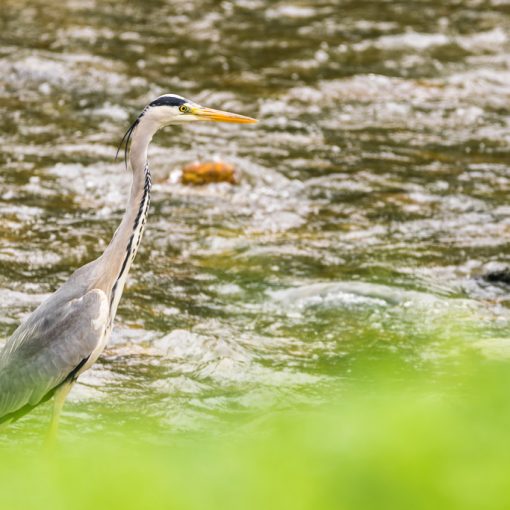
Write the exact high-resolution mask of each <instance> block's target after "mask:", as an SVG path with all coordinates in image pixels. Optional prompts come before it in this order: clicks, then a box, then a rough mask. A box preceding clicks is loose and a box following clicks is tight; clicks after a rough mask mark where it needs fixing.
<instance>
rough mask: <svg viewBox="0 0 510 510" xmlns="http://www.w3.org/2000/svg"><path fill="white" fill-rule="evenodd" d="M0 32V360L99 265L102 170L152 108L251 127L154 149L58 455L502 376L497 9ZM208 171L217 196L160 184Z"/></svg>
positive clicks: (158, 6) (115, 205)
mask: <svg viewBox="0 0 510 510" xmlns="http://www.w3.org/2000/svg"><path fill="white" fill-rule="evenodd" d="M0 28H1V30H0V115H1V122H0V168H1V172H0V338H7V337H8V336H9V335H10V334H11V333H12V332H13V331H14V329H15V328H16V326H17V324H18V323H19V322H20V320H22V319H23V317H25V316H26V315H27V314H28V313H30V311H31V310H33V309H34V307H35V306H37V304H38V303H40V302H41V300H43V299H44V298H45V297H46V296H47V295H48V294H49V293H51V292H52V291H53V290H55V289H56V288H57V287H58V286H59V285H60V284H61V283H62V282H64V281H65V280H66V279H67V278H68V276H69V275H70V274H71V272H72V271H73V270H74V269H75V268H77V267H79V266H81V265H83V264H85V263H86V262H88V261H90V260H92V259H93V258H95V257H97V256H98V255H100V254H101V252H102V250H103V249H104V248H105V246H106V244H107V243H108V241H109V240H110V238H111V236H112V234H113V232H114V230H115V228H116V226H117V224H118V223H119V221H120V218H121V216H122V213H123V207H124V205H125V201H126V197H127V192H128V189H129V183H130V174H129V172H126V171H125V169H124V167H123V163H122V162H121V161H115V159H114V156H115V151H116V147H117V145H118V143H119V142H120V139H121V138H122V135H123V133H124V132H125V130H126V129H127V127H128V126H129V124H130V122H131V121H132V119H133V118H134V117H135V116H136V115H137V114H138V113H139V111H140V110H141V109H142V108H143V106H144V105H145V104H146V103H147V102H148V101H150V100H152V99H154V98H155V97H157V96H158V95H159V94H162V93H166V92H173V93H178V94H181V95H183V96H185V97H189V98H190V99H193V100H195V101H196V102H199V103H201V104H204V105H207V106H210V107H213V108H220V109H226V110H231V111H234V112H238V113H242V114H245V115H249V116H253V117H257V118H258V119H259V123H258V124H257V125H255V126H246V127H245V126H235V125H213V124H200V125H198V124H197V125H192V126H191V125H190V126H186V127H184V128H181V127H175V128H167V129H166V130H164V131H163V132H161V133H160V134H158V135H157V137H156V138H155V140H154V142H153V145H152V148H151V150H150V163H151V169H152V173H153V179H154V188H153V197H152V204H151V210H150V216H149V221H148V227H147V229H146V232H145V236H144V239H143V242H142V245H141V249H140V251H139V254H138V256H137V259H136V261H135V264H134V266H133V268H132V270H131V274H130V277H129V280H128V285H127V287H126V290H125V292H124V296H123V299H122V301H121V305H120V308H119V313H118V316H117V320H116V327H115V329H114V332H113V336H112V340H111V342H110V345H109V347H108V348H107V350H106V352H105V353H104V355H103V357H102V358H101V360H100V361H99V362H98V363H97V364H96V365H95V367H94V368H93V369H91V370H90V371H89V372H88V373H86V374H85V375H84V376H83V377H82V379H81V380H80V383H79V384H78V385H77V386H76V387H75V389H74V390H73V392H72V394H71V395H70V397H69V402H68V405H67V407H66V412H65V414H64V417H63V423H64V427H66V426H67V429H68V430H69V429H72V428H73V427H77V428H80V427H81V428H82V429H83V428H87V427H88V428H92V429H93V428H100V427H101V422H102V419H103V417H104V416H113V417H114V418H115V419H117V420H119V422H121V421H126V420H127V421H129V420H130V419H147V418H151V419H154V420H155V421H156V422H157V423H158V424H159V425H160V426H161V428H162V429H163V430H170V431H175V430H184V431H187V430H197V429H203V428H206V427H209V426H210V424H211V423H214V422H216V421H218V420H219V421H221V420H223V419H225V418H228V417H229V416H243V415H249V416H253V415H257V414H258V413H260V412H264V411H266V410H269V409H281V408H283V407H285V406H288V405H293V403H294V404H299V403H305V404H314V403H316V402H320V401H321V400H322V398H323V395H324V394H325V393H327V391H328V389H329V388H331V387H335V386H338V385H339V384H340V385H341V384H343V383H344V382H348V381H349V378H350V377H351V375H350V374H351V370H352V366H353V365H354V364H355V363H356V362H357V361H358V360H359V359H362V358H365V359H366V358H367V357H368V358H370V359H371V360H373V361H374V362H375V363H377V361H378V360H382V359H384V358H385V357H386V356H387V355H389V354H391V355H392V356H396V357H397V359H398V360H399V362H400V364H401V366H402V367H405V369H406V370H411V371H420V370H421V368H422V367H424V366H429V365H430V364H434V363H435V362H436V360H438V359H444V358H445V357H446V358H447V357H452V356H453V357H454V356H455V355H456V353H457V352H458V351H459V349H463V348H466V349H473V351H474V352H481V353H482V354H484V353H485V354H486V351H490V352H489V354H491V355H505V354H506V353H507V352H508V350H509V349H507V348H506V347H507V346H508V342H507V341H506V337H507V336H508V326H509V318H510V316H509V309H508V307H509V304H510V303H509V299H508V295H509V294H508V291H509V287H508V286H507V285H506V284H504V283H500V282H499V281H491V279H490V278H487V275H490V274H493V273H494V271H498V270H500V269H501V268H505V267H506V264H510V252H509V250H508V245H509V243H510V205H509V203H508V192H509V189H510V172H509V169H508V159H509V158H508V156H509V141H510V53H509V50H510V2H508V1H505V0H492V1H483V0H465V1H458V0H440V1H439V0H436V1H411V0H401V1H397V0H395V1H394V0H391V1H384V0H373V1H358V0H356V1H354V0H350V1H349V0H336V1H334V0H316V1H309V0H308V1H307V0H301V1H298V0H288V1H269V0H238V1H228V0H226V1H223V2H217V1H211V0H209V1H208V0H185V1H184V0H171V1H170V0H166V1H164V0H144V1H142V0H133V1H131V2H118V1H114V0H109V1H103V0H59V1H58V2H57V1H55V0H44V1H42V0H41V1H40V0H2V1H1V5H0ZM214 159H218V160H221V161H225V162H227V163H229V164H231V165H233V166H234V167H235V168H236V170H237V172H238V175H239V184H238V185H231V184H228V183H220V184H209V185H207V186H202V187H200V186H185V185H183V184H181V183H180V182H179V175H180V171H181V169H182V167H183V166H184V165H185V164H187V163H189V162H193V161H195V160H214ZM493 280H494V279H493ZM48 414H49V407H48V405H45V406H41V407H40V408H38V409H37V410H35V411H34V412H33V413H32V414H31V415H29V416H27V417H26V418H25V419H24V420H22V421H20V422H18V424H16V426H15V427H14V429H12V430H14V431H15V432H16V431H19V430H28V429H31V428H35V429H38V428H41V427H44V426H45V424H46V422H47V419H48Z"/></svg>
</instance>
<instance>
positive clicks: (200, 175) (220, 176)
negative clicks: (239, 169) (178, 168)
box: [181, 161, 237, 186]
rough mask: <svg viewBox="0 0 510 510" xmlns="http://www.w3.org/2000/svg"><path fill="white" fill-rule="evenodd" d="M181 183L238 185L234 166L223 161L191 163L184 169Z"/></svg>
mask: <svg viewBox="0 0 510 510" xmlns="http://www.w3.org/2000/svg"><path fill="white" fill-rule="evenodd" d="M181 182H182V183H183V184H193V185H195V186H201V185H204V184H210V183H212V182H228V183H230V184H237V176H236V172H235V170H234V167H233V166H232V165H229V164H228V163H223V162H221V161H204V162H202V163H190V164H189V165H186V166H185V167H184V168H183V169H182V176H181Z"/></svg>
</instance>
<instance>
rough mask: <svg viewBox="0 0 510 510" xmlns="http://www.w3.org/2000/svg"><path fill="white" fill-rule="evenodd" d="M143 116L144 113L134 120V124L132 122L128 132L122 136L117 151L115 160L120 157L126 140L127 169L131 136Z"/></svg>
mask: <svg viewBox="0 0 510 510" xmlns="http://www.w3.org/2000/svg"><path fill="white" fill-rule="evenodd" d="M141 117H142V115H140V117H138V118H137V119H136V120H135V121H134V122H133V124H131V126H130V127H129V129H128V130H127V131H126V133H125V134H124V136H123V137H122V140H121V141H120V144H119V146H118V147H117V153H116V154H115V160H117V158H118V157H119V152H120V150H121V149H122V145H124V142H125V145H124V164H125V165H126V169H127V156H128V150H129V142H130V141H131V136H132V134H133V131H134V130H135V127H136V126H138V124H139V122H140V119H141Z"/></svg>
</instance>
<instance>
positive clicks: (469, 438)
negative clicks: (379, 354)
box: [0, 360, 510, 510]
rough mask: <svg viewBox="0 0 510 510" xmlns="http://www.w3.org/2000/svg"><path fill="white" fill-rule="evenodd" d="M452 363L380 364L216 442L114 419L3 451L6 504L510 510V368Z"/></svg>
mask: <svg viewBox="0 0 510 510" xmlns="http://www.w3.org/2000/svg"><path fill="white" fill-rule="evenodd" d="M456 366H457V368H455V365H453V364H452V365H450V366H448V367H445V371H444V374H443V375H441V376H437V372H436V375H434V376H433V377H432V375H431V374H426V373H424V374H422V375H421V376H420V377H419V378H416V377H415V378H409V377H405V378H401V379H400V380H401V381H405V382H401V383H396V382H395V378H394V377H392V375H391V374H392V373H394V372H393V370H394V368H395V367H394V366H392V364H391V363H388V364H387V365H385V366H384V369H383V370H381V371H379V373H377V374H374V373H372V377H370V378H368V377H363V381H364V382H358V383H356V384H352V385H351V386H350V387H349V388H347V389H346V388H343V389H342V390H341V391H340V390H339V391H338V394H336V395H334V396H333V395H331V396H330V397H329V398H328V401H327V402H324V403H323V404H322V405H321V406H320V407H315V408H313V409H304V408H303V409H294V410H289V411H285V412H280V413H276V414H272V415H270V416H269V415H268V416H261V417H260V419H259V420H257V421H256V422H255V423H251V424H249V425H246V424H243V425H241V424H238V425H237V426H236V424H235V423H233V424H230V427H231V430H225V431H223V433H221V434H218V433H216V434H212V433H211V434H209V435H207V434H200V435H195V436H193V437H191V436H189V435H188V436H186V435H182V436H176V437H175V438H174V439H173V440H172V441H169V440H168V439H166V440H162V439H161V438H158V437H157V436H154V437H152V438H151V440H150V441H149V440H146V439H144V440H141V439H139V438H140V437H141V436H142V432H145V431H142V430H141V429H138V430H137V429H136V428H133V429H131V430H125V429H120V428H119V426H118V425H117V424H116V423H113V422H112V423H108V424H105V428H104V430H103V431H102V433H97V434H96V435H95V436H94V435H89V436H87V435H85V436H79V435H73V436H69V434H63V436H62V437H61V441H60V443H59V445H58V446H57V447H56V449H54V450H52V451H49V450H45V449H44V448H43V447H42V446H41V447H39V446H34V445H33V444H32V445H30V446H27V445H23V444H21V445H18V446H10V447H4V448H3V450H2V452H1V454H0V508H2V509H9V510H18V509H20V510H21V509H23V510H31V509H34V510H35V509H37V510H41V509H46V508H48V509H52V510H61V509H62V510H64V509H65V510H67V509H70V508H72V509H75V510H80V509H103V508H104V509H122V510H128V509H142V508H143V509H145V508H147V509H174V508H175V509H188V508H189V509H197V510H198V509H204V508H207V509H222V510H228V509H247V510H251V509H254V510H255V509H257V510H259V509H273V508H274V509H284V508H285V509H286V508H289V509H290V508H292V509H294V510H300V509H303V510H304V509H329V508H331V509H349V510H350V509H352V510H360V509H365V508H366V509H372V508H379V509H392V510H395V509H406V510H407V509H411V508H412V509H418V510H420V509H427V510H428V509H430V508H435V509H443V508H444V509H448V510H451V509H456V508H458V509H463V510H469V509H492V508H508V507H509V506H510V493H509V491H508V473H509V471H510V440H509V431H510V393H509V391H508V389H509V387H510V373H509V370H508V365H507V364H506V363H503V362H483V363H482V362H480V361H473V360H464V361H463V362H462V363H461V362H458V363H457V365H456ZM371 370H372V372H373V369H371ZM358 371H359V373H360V374H362V373H363V372H362V371H363V367H361V366H360V367H358ZM365 372H366V368H365ZM359 381H361V379H359ZM410 381H412V382H410ZM144 437H146V435H145V436H144Z"/></svg>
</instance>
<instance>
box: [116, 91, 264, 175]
mask: <svg viewBox="0 0 510 510" xmlns="http://www.w3.org/2000/svg"><path fill="white" fill-rule="evenodd" d="M200 120H202V121H210V122H232V123H237V124H253V123H254V122H257V121H256V120H255V119H252V118H251V117H245V116H244V115H238V114H236V113H230V112H224V111H221V110H213V109H212V108H206V107H205V106H200V105H199V104H197V103H195V102H193V101H190V100H189V99H185V98H184V97H181V96H178V95H176V94H164V95H162V96H159V97H158V98H157V99H155V100H154V101H152V102H151V103H149V104H148V105H147V106H146V107H145V109H144V110H143V112H142V113H141V114H140V115H139V117H138V118H137V119H136V120H135V122H133V124H132V125H131V126H130V128H129V129H128V130H127V132H126V134H125V135H124V137H123V138H122V141H121V143H120V146H119V148H118V149H117V156H118V154H119V151H120V149H121V148H122V145H124V160H125V162H126V166H127V155H128V146H129V142H130V140H131V137H132V135H133V132H134V131H135V129H136V128H137V127H138V126H145V127H146V132H148V133H149V134H150V137H152V135H153V134H154V133H155V132H156V131H157V130H158V129H160V128H162V127H164V126H168V125H170V124H184V123H186V122H193V121H200Z"/></svg>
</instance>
